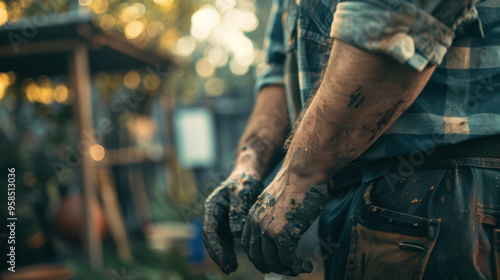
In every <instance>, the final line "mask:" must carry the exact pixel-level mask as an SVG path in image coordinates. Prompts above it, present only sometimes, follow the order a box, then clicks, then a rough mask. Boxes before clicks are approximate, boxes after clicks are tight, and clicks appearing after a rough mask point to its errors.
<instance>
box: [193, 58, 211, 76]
mask: <svg viewBox="0 0 500 280" xmlns="http://www.w3.org/2000/svg"><path fill="white" fill-rule="evenodd" d="M196 73H197V74H198V75H199V76H200V77H203V78H210V77H212V76H213V75H214V74H215V67H214V66H213V65H212V63H210V60H208V59H206V58H202V59H200V60H198V61H197V62H196Z"/></svg>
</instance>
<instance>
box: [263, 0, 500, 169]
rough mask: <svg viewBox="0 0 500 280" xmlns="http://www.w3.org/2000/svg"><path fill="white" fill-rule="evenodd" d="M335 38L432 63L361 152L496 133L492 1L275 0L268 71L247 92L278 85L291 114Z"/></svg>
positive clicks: (373, 156) (499, 100)
mask: <svg viewBox="0 0 500 280" xmlns="http://www.w3.org/2000/svg"><path fill="white" fill-rule="evenodd" d="M462 2H466V3H462ZM335 39H341V40H343V41H345V42H347V43H349V44H351V45H354V46H356V47H358V48H361V49H364V50H367V51H370V52H376V53H382V54H385V55H388V56H391V57H392V58H394V59H395V60H396V61H398V62H400V63H401V64H405V65H408V66H409V67H411V68H413V69H415V70H416V71H422V70H423V69H424V68H425V67H426V66H429V65H438V66H437V68H436V70H435V72H434V74H433V75H432V77H431V78H430V80H429V82H428V84H427V85H426V86H425V88H424V89H423V91H422V93H421V94H420V95H419V97H418V98H417V99H416V101H415V102H414V103H413V104H412V106H411V107H410V108H409V109H408V110H407V111H406V112H405V113H403V115H401V116H400V117H399V118H398V119H397V120H396V121H395V122H394V123H393V125H392V126H391V127H390V128H389V129H388V130H387V131H386V132H385V133H384V134H383V135H382V136H381V137H380V138H379V139H378V140H377V141H376V142H375V143H374V144H373V145H372V146H371V147H370V148H369V149H368V150H367V151H366V152H365V153H364V154H363V155H362V156H361V158H363V159H369V160H377V159H381V158H386V157H394V156H397V155H404V154H410V153H413V152H416V151H422V150H428V149H432V148H434V147H437V146H442V145H447V144H454V143H458V142H462V141H465V140H469V139H473V138H478V137H484V136H487V135H493V134H500V0H489V1H488V0H486V1H471V2H469V1H465V0H464V1H460V0H457V1H444V0H428V1H423V0H421V1H418V0H414V1H409V0H366V1H336V0H274V2H273V8H272V11H271V15H270V18H269V22H268V29H267V37H266V40H265V46H264V47H265V50H266V54H267V63H268V68H267V69H266V71H264V73H263V74H261V75H260V76H259V78H258V80H257V83H256V92H258V91H259V90H260V88H262V87H263V86H266V85H283V86H285V88H286V91H287V94H288V107H289V111H290V115H291V119H292V121H293V120H294V119H295V118H296V117H297V115H298V113H300V110H302V108H303V106H304V103H305V101H306V100H307V98H308V96H309V95H311V94H314V92H315V90H316V88H317V86H318V84H319V83H320V82H321V74H322V71H323V70H324V68H325V67H326V65H327V62H328V59H329V55H330V49H331V46H332V44H333V41H334V40H335ZM290 54H293V56H294V57H295V60H292V62H290V57H291V55H290ZM294 80H295V81H296V83H293V82H292V83H291V82H289V81H294ZM346 121H347V120H346Z"/></svg>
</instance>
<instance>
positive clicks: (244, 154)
mask: <svg viewBox="0 0 500 280" xmlns="http://www.w3.org/2000/svg"><path fill="white" fill-rule="evenodd" d="M266 168H267V162H265V161H264V160H263V159H262V158H260V157H259V154H258V153H257V152H256V151H255V150H254V149H251V148H246V147H245V146H242V148H241V149H240V150H239V152H238V154H237V157H236V163H235V167H234V169H235V170H240V171H242V172H247V173H251V174H253V175H252V176H254V177H258V179H259V180H260V178H262V177H263V175H264V172H265V170H266Z"/></svg>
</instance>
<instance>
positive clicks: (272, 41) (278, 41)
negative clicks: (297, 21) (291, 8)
mask: <svg viewBox="0 0 500 280" xmlns="http://www.w3.org/2000/svg"><path fill="white" fill-rule="evenodd" d="M281 17H282V11H281V9H280V7H279V1H276V0H275V1H273V6H272V9H271V13H270V15H269V21H268V25H267V30H266V38H265V40H264V50H265V52H266V63H267V65H266V68H265V70H264V71H263V72H262V73H261V74H260V75H259V77H258V78H257V81H256V83H255V93H256V94H257V93H258V92H259V91H260V89H261V88H262V87H264V86H267V85H284V77H285V66H284V65H285V44H284V41H283V26H282V23H281Z"/></svg>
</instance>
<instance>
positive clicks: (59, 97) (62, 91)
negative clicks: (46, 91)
mask: <svg viewBox="0 0 500 280" xmlns="http://www.w3.org/2000/svg"><path fill="white" fill-rule="evenodd" d="M52 95H53V97H54V100H55V101H56V102H58V103H62V104H65V103H67V101H68V97H69V93H68V88H67V87H66V86H65V85H58V86H57V87H56V88H55V89H54V91H53V93H52Z"/></svg>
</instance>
